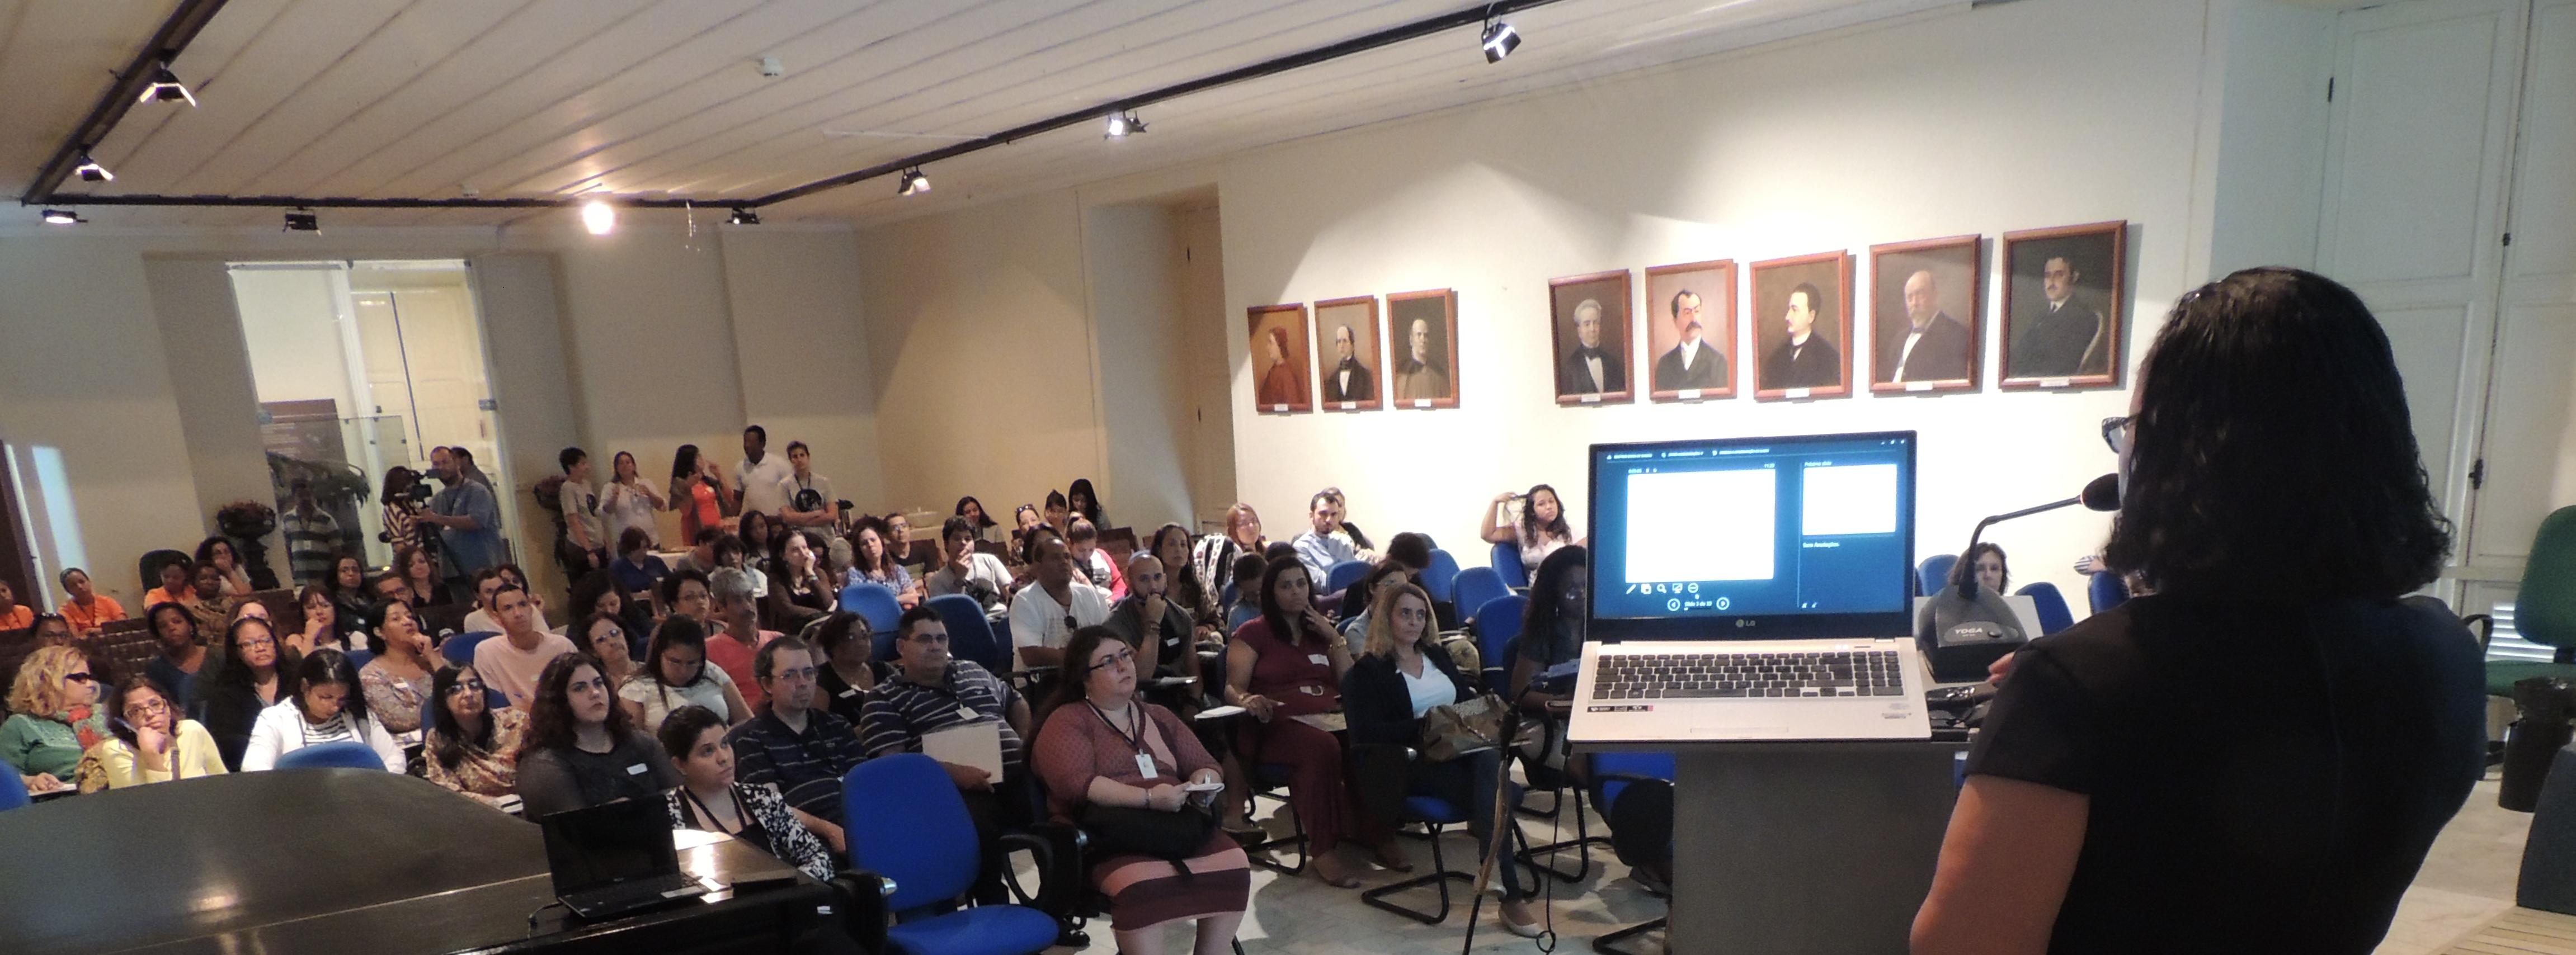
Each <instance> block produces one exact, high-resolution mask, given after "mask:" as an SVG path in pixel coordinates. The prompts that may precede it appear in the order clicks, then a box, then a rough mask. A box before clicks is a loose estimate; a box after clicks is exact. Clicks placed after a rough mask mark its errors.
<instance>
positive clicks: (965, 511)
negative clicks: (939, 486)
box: [954, 497, 1000, 541]
mask: <svg viewBox="0 0 2576 955" xmlns="http://www.w3.org/2000/svg"><path fill="white" fill-rule="evenodd" d="M954 516H957V517H963V518H965V519H966V523H967V526H970V527H973V528H974V529H975V539H976V540H987V541H988V540H992V539H993V528H995V527H997V526H1000V525H998V524H995V523H994V521H993V516H992V515H990V514H986V513H984V502H982V501H978V500H976V499H974V498H973V497H961V498H958V499H957V513H956V514H955V515H954Z"/></svg>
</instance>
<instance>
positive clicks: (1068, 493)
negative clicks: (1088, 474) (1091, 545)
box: [1064, 478, 1109, 527]
mask: <svg viewBox="0 0 2576 955" xmlns="http://www.w3.org/2000/svg"><path fill="white" fill-rule="evenodd" d="M1064 505H1065V509H1066V510H1069V511H1072V512H1073V516H1075V517H1078V518H1081V519H1083V520H1086V521H1090V522H1091V526H1093V527H1107V526H1109V519H1108V518H1106V517H1103V516H1101V509H1100V492H1099V491H1096V490H1093V489H1092V487H1091V479H1090V478H1074V479H1073V483H1072V484H1069V485H1066V486H1065V489H1064Z"/></svg>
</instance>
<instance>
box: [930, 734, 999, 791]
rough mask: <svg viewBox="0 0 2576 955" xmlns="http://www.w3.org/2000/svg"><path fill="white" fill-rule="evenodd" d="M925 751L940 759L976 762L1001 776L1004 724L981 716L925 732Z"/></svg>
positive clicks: (965, 762)
mask: <svg viewBox="0 0 2576 955" xmlns="http://www.w3.org/2000/svg"><path fill="white" fill-rule="evenodd" d="M921 752H922V754H923V755H925V756H928V757H930V758H932V759H935V760H938V761H940V762H943V763H955V764H957V765H959V766H973V767H975V768H976V769H980V770H983V771H985V772H987V773H991V774H993V778H994V779H996V780H998V779H1001V778H1002V724H1000V723H998V722H994V721H992V720H977V721H975V722H973V723H959V724H957V725H955V726H951V727H947V728H945V729H940V730H934V731H932V732H929V733H925V734H922V737H921Z"/></svg>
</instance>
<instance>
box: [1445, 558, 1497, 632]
mask: <svg viewBox="0 0 2576 955" xmlns="http://www.w3.org/2000/svg"><path fill="white" fill-rule="evenodd" d="M1450 586H1451V590H1452V591H1454V592H1453V593H1452V594H1451V597H1450V599H1451V600H1452V601H1453V602H1455V603H1456V604H1457V605H1458V612H1459V613H1462V614H1465V615H1466V617H1467V619H1468V620H1469V621H1471V622H1472V621H1474V620H1475V619H1476V614H1477V613H1478V612H1480V611H1482V610H1483V609H1484V608H1485V604H1487V603H1489V602H1491V601H1492V600H1493V599H1494V598H1496V597H1500V596H1503V595H1505V594H1509V593H1511V592H1512V588H1511V587H1510V585H1508V584H1505V583H1503V576H1502V574H1500V573H1497V572H1495V570H1494V569H1493V568H1491V567H1469V568H1467V569H1465V570H1462V571H1459V572H1458V579H1457V580H1455V581H1452V582H1451V585H1450Z"/></svg>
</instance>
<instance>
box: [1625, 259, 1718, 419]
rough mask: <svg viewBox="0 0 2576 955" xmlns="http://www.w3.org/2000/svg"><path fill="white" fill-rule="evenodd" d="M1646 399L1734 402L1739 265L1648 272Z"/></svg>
mask: <svg viewBox="0 0 2576 955" xmlns="http://www.w3.org/2000/svg"><path fill="white" fill-rule="evenodd" d="M1645 311H1646V316H1645V320H1646V354H1647V355H1648V356H1649V357H1650V358H1651V359H1652V362H1651V363H1650V364H1649V365H1648V366H1647V367H1648V368H1650V369H1652V371H1650V372H1649V373H1648V375H1647V385H1646V387H1647V389H1648V390H1647V392H1646V395H1647V397H1649V398H1652V399H1654V400H1656V401H1700V400H1703V399H1708V398H1732V397H1735V369H1736V368H1737V367H1738V365H1739V363H1738V362H1737V361H1736V360H1735V262H1734V260H1732V259H1719V260H1717V261H1714V262H1692V263H1689V264H1686V265H1658V266H1655V267H1654V268H1651V269H1647V270H1646V308H1645Z"/></svg>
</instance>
